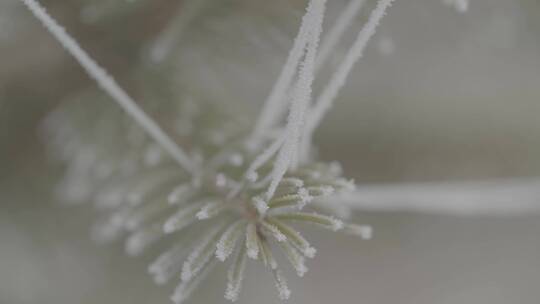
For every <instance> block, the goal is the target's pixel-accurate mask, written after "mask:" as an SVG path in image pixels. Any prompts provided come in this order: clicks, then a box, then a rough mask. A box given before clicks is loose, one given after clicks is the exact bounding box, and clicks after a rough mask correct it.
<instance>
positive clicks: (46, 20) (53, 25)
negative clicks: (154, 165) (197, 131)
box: [22, 0, 197, 174]
mask: <svg viewBox="0 0 540 304" xmlns="http://www.w3.org/2000/svg"><path fill="white" fill-rule="evenodd" d="M22 2H23V3H24V4H25V5H26V7H27V8H28V9H29V10H30V12H32V14H33V15H34V16H35V17H36V18H37V19H38V20H39V21H41V23H42V24H43V26H44V27H45V28H46V29H47V30H48V31H49V32H50V33H51V34H52V35H53V36H54V37H55V38H56V40H58V42H59V43H60V44H61V45H62V46H63V47H64V49H65V50H66V51H67V52H68V53H69V54H71V55H72V56H73V57H74V58H75V59H76V60H77V62H79V64H80V65H81V66H82V67H83V69H84V70H85V71H86V72H87V73H88V75H89V76H90V77H91V78H92V79H94V80H95V81H96V83H97V84H98V85H99V87H100V88H101V89H103V91H105V92H106V93H107V94H109V95H110V96H111V97H112V99H113V100H114V101H116V102H117V103H118V104H119V105H120V106H121V107H122V108H123V109H124V110H125V111H126V112H127V113H128V114H129V115H130V116H131V117H132V118H133V119H134V120H135V121H136V122H137V123H138V124H139V125H140V126H141V127H142V128H143V129H144V130H145V131H146V132H147V133H148V135H150V137H152V138H153V139H154V140H155V141H156V142H158V143H159V144H160V145H161V146H162V147H163V149H164V150H165V151H167V152H168V153H169V155H170V156H171V157H172V158H173V159H174V160H175V161H176V162H177V163H178V164H179V165H180V166H181V167H182V168H184V169H185V170H186V171H188V172H190V173H192V174H193V173H195V172H196V171H197V168H196V166H195V164H194V162H193V161H192V160H191V159H190V158H189V157H188V156H187V154H186V153H185V152H184V151H183V150H182V149H181V148H180V147H179V146H178V145H177V144H176V143H175V142H174V141H173V140H172V139H171V138H170V137H169V136H168V135H167V134H165V132H164V131H163V130H161V128H160V127H159V126H158V125H157V124H156V122H155V121H154V120H152V119H151V118H150V117H149V116H148V115H147V114H146V113H145V112H144V111H143V110H142V109H141V108H140V107H139V106H138V105H137V103H136V102H135V101H134V100H133V99H132V98H131V97H130V96H129V95H128V94H127V93H126V92H125V91H124V90H123V89H122V88H121V87H120V86H119V85H118V83H117V82H116V81H115V80H114V78H112V77H111V76H110V75H109V74H107V72H106V71H105V69H103V68H102V67H101V66H99V65H98V63H97V62H96V61H95V60H94V59H92V58H91V57H90V55H88V53H87V52H86V51H84V50H83V49H82V48H81V47H80V46H79V44H78V43H77V42H76V41H75V39H73V38H72V37H71V36H70V35H69V34H68V33H67V32H66V30H65V29H64V28H63V27H61V26H60V25H59V24H58V23H57V22H56V21H55V20H54V19H53V18H52V17H51V16H50V15H49V14H48V13H47V12H46V11H45V9H44V8H43V7H42V6H41V5H40V4H39V3H38V2H37V1H35V0H22Z"/></svg>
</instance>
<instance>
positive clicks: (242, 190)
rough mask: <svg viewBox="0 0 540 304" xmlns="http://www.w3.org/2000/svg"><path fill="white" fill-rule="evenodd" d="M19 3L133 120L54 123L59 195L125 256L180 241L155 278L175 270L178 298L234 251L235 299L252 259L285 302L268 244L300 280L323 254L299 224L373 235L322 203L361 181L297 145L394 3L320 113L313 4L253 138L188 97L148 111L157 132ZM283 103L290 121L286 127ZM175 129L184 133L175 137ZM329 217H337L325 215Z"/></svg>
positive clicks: (63, 118)
mask: <svg viewBox="0 0 540 304" xmlns="http://www.w3.org/2000/svg"><path fill="white" fill-rule="evenodd" d="M23 2H24V3H25V4H26V6H27V7H28V8H29V9H30V10H31V11H32V13H33V14H34V15H35V16H36V17H37V18H38V19H39V20H40V21H42V23H43V24H44V26H45V27H46V28H47V29H48V30H49V31H50V32H51V34H53V35H54V36H55V37H56V38H57V39H58V40H59V42H60V43H61V44H62V45H63V46H64V48H65V49H66V50H67V51H68V52H69V53H70V54H71V55H73V56H74V57H75V58H76V59H77V61H78V62H79V63H80V64H81V66H82V67H83V68H84V69H85V70H86V71H87V73H88V74H89V75H90V76H91V77H92V78H93V79H94V80H95V81H96V82H97V83H98V85H99V86H100V87H101V88H102V89H103V90H104V91H105V92H106V93H107V94H108V95H110V97H112V98H113V100H114V101H116V102H117V103H118V104H119V105H120V106H121V107H122V108H123V109H124V110H125V112H127V113H128V114H129V116H130V118H131V119H126V118H125V117H123V115H122V113H121V112H119V111H115V110H111V109H110V107H108V106H105V107H103V106H100V105H99V104H95V105H81V104H73V105H69V106H66V107H65V108H63V109H60V110H58V111H57V112H56V113H55V114H54V115H52V116H51V117H50V118H49V119H48V122H47V131H48V132H49V135H50V138H51V141H50V144H51V145H50V149H51V151H52V153H51V154H52V155H56V156H57V157H58V156H59V157H60V158H61V159H62V160H64V161H66V162H67V163H68V170H67V174H66V179H65V180H64V182H63V183H61V184H60V188H59V189H60V193H61V194H62V195H64V197H65V198H67V199H69V200H93V201H94V202H95V204H96V206H97V207H98V209H100V210H104V211H105V212H103V213H104V215H103V216H102V218H101V220H100V221H99V224H98V225H97V226H96V228H95V230H94V236H95V237H96V238H97V239H98V240H112V239H116V238H117V237H120V236H122V235H124V234H127V238H126V242H125V249H126V252H127V253H128V254H130V255H138V254H141V253H142V252H143V251H144V250H146V249H148V248H151V247H152V245H154V244H155V243H157V242H159V241H165V242H167V243H168V244H173V245H172V247H171V248H170V249H167V250H165V252H163V253H162V254H161V255H160V256H159V257H158V258H157V259H156V260H155V261H154V262H153V263H152V264H151V265H150V267H149V272H150V273H151V274H152V275H153V276H154V279H155V281H156V283H165V282H167V281H168V280H170V279H172V278H173V277H174V276H175V275H177V274H180V279H181V283H180V284H179V285H178V287H177V288H176V290H175V291H174V293H173V296H172V300H173V301H174V302H176V303H181V302H183V301H184V300H185V299H187V298H188V297H189V295H190V294H191V292H192V291H193V290H194V289H195V288H196V287H197V285H198V284H200V282H201V281H202V280H204V277H205V275H206V274H208V273H209V272H210V270H211V268H212V267H213V265H214V264H215V263H216V261H225V260H227V259H229V257H230V256H231V255H234V258H233V261H232V263H231V266H230V269H229V272H228V276H227V277H228V282H227V288H226V292H225V297H226V298H227V299H229V300H231V301H235V300H237V298H238V295H239V292H240V289H241V286H242V280H243V273H244V269H245V264H246V259H247V258H251V259H255V260H260V261H261V262H262V263H263V264H264V266H265V267H266V268H267V269H268V270H269V271H270V272H271V273H272V275H273V277H274V280H275V285H276V287H277V289H278V291H279V297H280V299H283V300H284V299H287V298H289V295H290V291H289V289H288V287H287V283H286V280H285V278H284V277H283V275H282V274H281V271H280V270H279V268H278V265H277V262H276V259H275V258H274V250H273V247H278V248H280V249H281V251H282V252H283V253H284V254H285V256H286V257H287V259H288V260H289V262H290V264H291V265H292V267H293V268H294V269H295V271H296V272H297V274H298V275H299V276H303V275H304V273H305V272H306V271H307V267H306V265H305V258H313V257H314V256H315V253H316V249H315V248H314V247H313V246H312V245H311V244H310V243H309V242H308V241H307V240H306V239H305V238H304V237H303V236H302V235H301V234H300V232H298V231H297V230H296V228H294V227H293V225H294V224H295V223H306V224H312V225H315V226H318V227H322V228H325V229H329V230H332V231H339V230H340V231H343V232H346V233H351V234H355V235H359V236H360V237H362V238H363V239H369V238H371V227H369V226H362V225H356V224H351V223H344V222H343V221H342V220H340V219H338V218H336V217H335V214H336V213H339V212H340V211H341V213H343V210H344V209H346V207H344V206H336V207H333V206H332V205H328V204H322V203H321V202H320V201H319V202H317V200H318V199H320V198H322V197H329V196H332V195H336V194H340V193H344V192H350V191H352V190H353V189H354V183H353V182H352V181H349V180H346V179H344V178H343V177H342V170H341V168H340V166H339V165H338V164H337V163H321V162H319V161H316V160H315V159H314V158H313V157H312V156H311V153H309V151H307V150H304V151H301V150H302V149H301V143H302V142H305V140H306V135H310V134H311V133H312V131H313V129H314V128H315V127H316V125H317V124H318V123H319V121H320V120H321V118H322V115H323V114H324V113H321V111H320V110H318V109H319V108H321V107H322V108H323V112H324V111H326V110H327V108H328V107H329V106H330V104H331V102H332V100H333V99H334V98H335V97H336V95H337V90H338V89H339V88H340V87H341V86H342V85H343V82H344V81H345V78H346V77H347V74H348V72H349V71H350V69H351V68H352V66H353V64H354V62H355V61H356V60H357V59H358V58H359V57H361V54H362V51H363V49H364V48H365V46H366V44H367V41H368V40H369V38H370V37H371V36H372V35H373V33H374V30H375V27H376V26H377V24H378V23H379V20H380V19H381V18H382V16H383V15H384V11H385V10H386V8H387V7H388V6H390V4H391V3H392V0H381V1H379V2H378V4H377V7H376V8H375V10H374V11H373V13H372V15H371V17H370V18H369V20H368V23H367V25H366V26H365V27H364V28H363V29H362V30H361V31H360V33H359V36H358V40H357V42H355V43H354V44H353V47H352V48H351V52H350V54H349V55H348V56H347V57H346V58H345V60H344V63H343V64H342V66H341V67H340V68H338V70H337V72H336V75H335V76H334V77H332V79H331V80H330V84H329V88H330V90H331V93H332V94H331V96H329V97H328V96H327V95H328V94H327V93H324V92H323V95H322V96H327V97H324V99H321V100H319V101H318V103H317V104H316V105H315V106H313V107H312V105H311V99H312V83H313V81H314V79H315V76H316V71H317V67H318V66H320V65H322V64H323V63H324V60H325V57H326V56H327V55H328V54H326V55H323V57H318V56H317V51H318V46H319V40H320V36H321V32H322V25H323V18H324V12H325V8H326V0H311V1H309V4H308V7H307V10H306V13H305V15H304V17H303V19H302V24H301V26H300V29H299V32H298V35H297V37H296V39H295V41H294V44H293V47H292V49H291V51H290V54H289V58H288V60H287V62H286V64H285V65H284V67H283V71H282V73H281V75H280V77H279V78H278V80H277V82H276V85H275V87H274V89H273V90H272V92H271V94H270V96H269V98H268V99H267V102H266V104H265V107H264V109H263V111H262V113H261V118H260V120H258V122H257V124H256V125H255V128H254V131H253V132H252V133H248V132H246V131H245V130H246V129H248V128H246V127H244V126H242V123H241V122H240V121H238V120H235V119H234V118H231V117H226V115H225V114H223V112H224V111H222V109H219V107H217V106H215V105H209V104H205V103H204V102H197V103H193V102H190V101H189V100H183V101H175V102H171V103H170V104H166V106H168V107H169V111H170V107H172V108H175V107H176V109H177V110H178V112H174V111H172V112H174V113H173V114H170V115H164V114H163V113H159V111H157V113H156V114H155V115H153V116H154V117H157V116H158V115H159V116H160V117H159V118H160V119H159V120H158V121H159V122H160V124H161V125H162V126H165V129H164V128H162V127H161V126H160V125H158V124H157V123H156V121H155V120H154V119H152V118H150V116H149V115H148V114H147V113H145V112H144V111H143V110H141V108H140V107H139V105H138V104H137V103H136V102H135V101H134V100H133V99H132V98H131V97H130V96H129V95H128V94H127V93H126V92H125V91H124V90H123V89H122V88H121V87H120V86H119V85H118V84H117V83H116V82H115V81H114V79H113V78H112V77H110V76H109V75H108V74H107V73H106V72H105V71H104V70H103V69H102V68H101V67H100V66H99V65H98V64H97V63H96V62H95V61H94V60H93V59H91V58H90V56H89V55H88V54H87V53H86V52H85V51H84V50H82V49H81V48H80V47H79V46H78V44H77V43H76V42H75V40H74V39H73V38H71V36H69V35H68V34H67V33H66V32H65V31H64V29H63V28H62V27H60V26H59V25H58V24H57V23H56V22H55V20H53V19H52V18H51V17H50V16H49V15H48V14H47V13H46V12H45V10H44V9H43V8H42V7H41V6H40V5H39V4H38V3H37V2H36V1H34V0H23ZM362 2H363V1H356V0H353V2H352V3H351V6H352V7H353V9H354V10H356V12H357V11H358V10H359V9H360V7H361V6H362ZM356 12H352V14H351V15H350V16H349V17H347V19H346V20H345V21H346V23H345V24H343V23H340V22H338V23H337V24H336V26H335V27H334V30H333V31H331V35H330V37H329V39H328V40H327V42H326V45H325V46H324V47H323V49H324V50H326V52H329V50H331V49H332V47H333V46H335V44H336V43H337V40H339V37H340V36H341V34H342V33H343V31H344V30H345V29H346V27H347V23H350V20H351V19H352V18H353V17H354V15H355V14H356ZM349 14H350V13H349ZM168 35H171V34H168V33H166V35H165V36H164V37H165V38H163V39H164V40H163V39H160V40H158V42H157V43H158V44H157V48H154V52H153V55H152V54H151V55H152V56H153V59H154V60H160V59H161V57H162V56H165V55H166V50H167V48H168V46H167V44H168V42H167V41H168V39H170V38H168V37H169V36H168ZM83 100H84V99H83ZM287 107H288V108H289V111H288V112H289V114H288V117H287V119H286V124H285V125H284V126H280V124H281V123H280V121H281V118H282V114H284V109H285V108H287ZM312 108H313V109H312ZM190 111H191V113H190ZM186 114H187V115H186ZM306 126H310V129H309V130H310V131H309V132H306V130H308V129H306ZM175 128H176V130H177V132H173V133H171V132H169V130H174V129H175ZM109 130H111V131H109ZM164 130H167V132H166V131H164ZM182 132H183V133H184V134H179V133H182ZM307 140H308V141H310V139H309V138H307ZM181 146H182V147H183V148H180V147H181ZM308 146H310V143H308V144H307V145H306V147H308ZM186 151H189V152H186ZM324 210H329V211H330V214H324V213H321V211H324ZM200 227H202V228H200ZM204 227H206V228H204ZM235 252H236V253H235Z"/></svg>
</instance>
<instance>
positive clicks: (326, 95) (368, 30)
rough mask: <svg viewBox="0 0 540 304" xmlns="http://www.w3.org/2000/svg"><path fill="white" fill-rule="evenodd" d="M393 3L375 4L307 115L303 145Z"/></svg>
mask: <svg viewBox="0 0 540 304" xmlns="http://www.w3.org/2000/svg"><path fill="white" fill-rule="evenodd" d="M393 1H394V0H379V1H378V2H377V6H376V7H375V9H374V10H373V11H372V12H371V15H370V16H369V20H368V21H367V23H366V25H364V27H362V29H361V30H360V32H359V33H358V36H357V38H356V41H355V42H354V44H353V45H352V47H351V48H350V49H349V51H348V52H347V55H346V56H345V59H344V60H343V62H342V63H341V64H340V66H339V67H338V69H337V70H336V72H335V73H334V75H333V76H332V78H331V79H330V81H329V83H328V84H327V85H326V87H325V88H324V90H323V92H322V93H321V95H320V97H319V98H318V100H317V102H316V104H315V106H314V107H313V110H312V111H311V112H310V113H309V117H308V120H307V125H306V128H305V130H306V131H305V132H306V133H305V137H304V139H305V140H306V143H305V144H304V145H306V144H307V145H309V143H311V138H312V137H313V132H314V131H315V129H316V128H317V126H319V125H320V123H321V121H322V119H323V117H324V115H325V114H326V112H327V111H328V110H329V109H330V108H331V107H332V105H333V103H334V100H335V99H336V97H337V95H338V93H339V90H340V89H341V88H342V87H343V85H345V81H346V80H347V77H348V76H349V74H350V72H351V70H352V68H353V67H354V64H355V63H356V62H357V61H358V60H359V59H360V58H362V56H363V54H364V50H365V49H366V46H367V44H368V42H369V40H370V39H371V37H373V35H374V34H375V30H376V29H377V26H378V25H379V23H380V21H381V19H382V17H384V15H385V12H386V9H387V8H388V7H390V6H391V5H392V2H393ZM303 149H304V148H303Z"/></svg>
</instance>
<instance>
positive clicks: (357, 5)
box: [315, 0, 366, 72]
mask: <svg viewBox="0 0 540 304" xmlns="http://www.w3.org/2000/svg"><path fill="white" fill-rule="evenodd" d="M365 3H366V0H350V1H349V3H348V4H347V6H345V8H344V9H343V11H342V12H341V13H340V14H339V16H338V17H337V19H336V22H335V23H334V25H333V26H332V27H331V28H330V30H329V31H328V34H326V35H325V38H324V39H323V41H322V44H321V48H320V50H319V55H317V64H316V66H315V72H317V71H319V69H320V68H321V67H322V66H323V65H324V64H325V63H326V61H327V60H328V57H330V54H331V53H332V52H333V51H334V50H335V47H336V46H337V45H338V43H339V41H340V40H341V38H342V37H343V34H345V31H346V30H347V29H348V28H349V27H350V26H351V24H352V23H353V21H354V18H355V17H356V16H358V13H359V12H360V10H362V7H363V6H364V4H365Z"/></svg>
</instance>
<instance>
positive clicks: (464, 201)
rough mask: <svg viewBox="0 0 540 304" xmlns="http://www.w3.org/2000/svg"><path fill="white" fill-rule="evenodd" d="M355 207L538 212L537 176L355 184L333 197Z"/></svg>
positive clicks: (498, 213) (450, 212)
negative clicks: (350, 190) (356, 185)
mask: <svg viewBox="0 0 540 304" xmlns="http://www.w3.org/2000/svg"><path fill="white" fill-rule="evenodd" d="M329 200H331V201H328V203H329V204H330V203H331V204H340V203H344V204H346V205H348V206H350V207H351V208H352V209H354V210H358V211H374V212H381V211H386V212H402V211H406V212H415V213H427V214H441V215H458V216H508V215H521V214H536V213H539V212H540V179H534V178H530V179H527V178H514V179H501V180H487V181H469V182H431V183H428V182H426V183H411V184H395V185H391V184H388V185H365V186H358V187H357V190H355V192H353V193H350V194H343V195H341V196H338V197H332V198H331V199H329Z"/></svg>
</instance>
